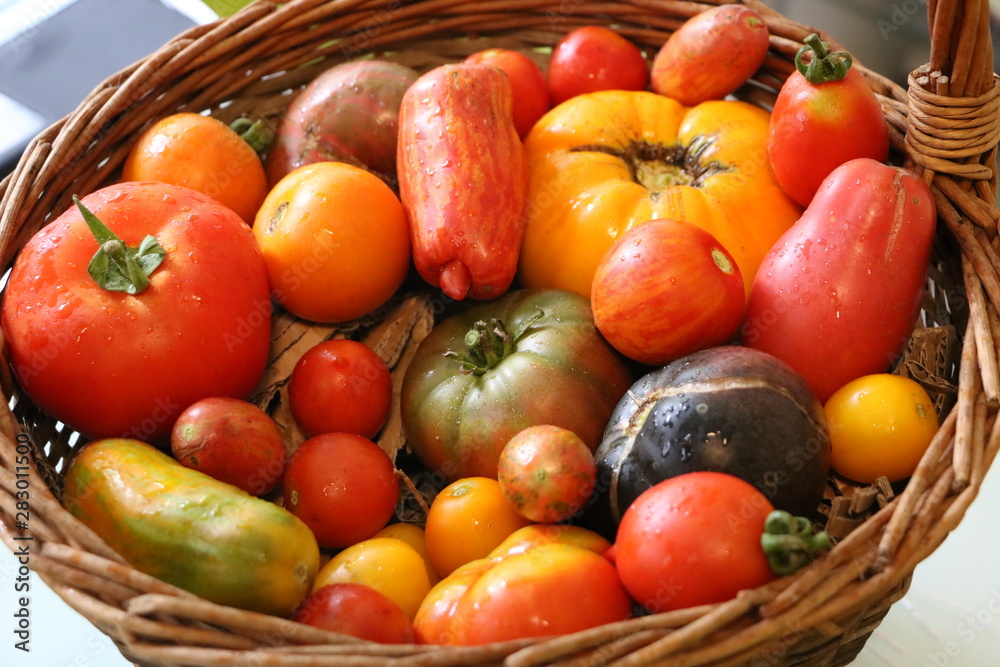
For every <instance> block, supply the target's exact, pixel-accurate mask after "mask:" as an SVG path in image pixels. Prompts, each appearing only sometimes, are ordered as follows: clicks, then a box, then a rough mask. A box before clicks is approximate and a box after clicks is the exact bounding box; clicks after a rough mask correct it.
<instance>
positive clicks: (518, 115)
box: [465, 49, 549, 139]
mask: <svg viewBox="0 0 1000 667" xmlns="http://www.w3.org/2000/svg"><path fill="white" fill-rule="evenodd" d="M465 62H467V63H479V64H480V65H492V66H493V67H496V68H498V69H501V70H503V71H504V73H505V74H506V75H507V78H509V79H510V85H511V92H512V93H513V94H512V96H511V98H512V101H513V113H514V127H516V128H517V133H518V135H520V137H521V139H524V138H525V137H526V136H528V132H530V131H531V128H532V127H534V125H535V122H536V121H537V120H538V119H539V118H541V117H542V116H543V115H544V114H545V112H546V111H548V110H549V84H548V82H547V81H546V80H545V74H544V73H543V72H542V69H541V68H540V67H539V66H538V64H537V63H535V61H534V60H532V59H531V58H529V57H528V56H526V55H525V54H523V53H521V52H520V51H514V50H511V49H486V50H485V51H478V52H476V53H473V54H472V55H471V56H469V57H468V58H466V59H465Z"/></svg>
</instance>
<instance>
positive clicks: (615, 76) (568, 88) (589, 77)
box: [548, 26, 649, 106]
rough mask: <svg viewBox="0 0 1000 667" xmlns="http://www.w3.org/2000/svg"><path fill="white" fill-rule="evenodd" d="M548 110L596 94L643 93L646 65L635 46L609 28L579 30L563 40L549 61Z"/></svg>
mask: <svg viewBox="0 0 1000 667" xmlns="http://www.w3.org/2000/svg"><path fill="white" fill-rule="evenodd" d="M548 80H549V99H550V102H551V104H552V106H556V105H558V104H560V103H562V102H565V101H566V100H568V99H569V98H571V97H575V96H576V95H581V94H583V93H593V92H596V91H598V90H644V89H645V88H646V84H647V83H649V64H648V63H647V62H646V57H645V56H644V55H643V53H642V51H641V50H640V49H639V47H638V46H636V45H635V44H633V43H632V42H630V41H629V40H627V39H625V37H623V36H622V35H620V34H618V33H617V32H615V31H614V30H612V29H611V28H605V27H603V26H583V27H582V28H577V29H575V30H572V31H570V32H569V33H568V34H567V35H566V36H565V37H563V38H562V39H561V40H560V41H559V43H558V44H556V47H555V49H553V51H552V57H551V58H550V60H549V71H548Z"/></svg>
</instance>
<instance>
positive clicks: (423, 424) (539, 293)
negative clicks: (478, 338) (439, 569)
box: [401, 290, 631, 480]
mask: <svg viewBox="0 0 1000 667" xmlns="http://www.w3.org/2000/svg"><path fill="white" fill-rule="evenodd" d="M491 318H492V319H494V320H498V321H500V322H502V323H503V325H504V328H505V330H506V331H507V332H508V335H509V336H510V342H511V345H510V348H509V354H506V355H504V356H503V358H502V359H499V360H498V361H497V363H496V364H495V365H494V366H493V367H492V368H489V369H486V370H483V371H482V372H481V373H479V374H477V373H476V372H467V371H466V370H463V364H462V361H461V359H460V358H456V356H454V354H448V353H449V352H451V353H455V354H458V355H459V357H460V356H461V355H467V353H468V350H469V348H468V345H467V344H466V342H465V341H466V334H468V333H469V331H470V330H471V329H473V328H474V325H475V324H476V323H477V322H479V321H481V320H488V319H491ZM491 330H492V329H491ZM630 384H631V376H630V371H629V369H628V368H627V367H626V366H625V364H624V363H623V361H622V359H621V358H620V357H619V355H618V354H617V353H616V352H615V351H614V349H612V348H611V347H610V346H609V345H608V344H607V342H606V341H605V340H604V339H603V338H602V337H601V335H600V333H599V332H598V331H597V329H596V327H595V326H594V321H593V315H592V313H591V310H590V304H589V302H588V300H587V299H586V298H585V297H583V296H580V295H578V294H573V293H571V292H565V291H560V290H515V291H514V292H511V293H508V294H505V295H504V296H503V297H501V298H500V299H497V300H496V301H492V302H488V303H484V304H481V305H478V306H476V307H475V308H470V309H467V310H464V311H462V312H460V313H458V314H456V315H453V316H452V317H450V318H447V319H445V320H443V321H442V322H441V323H439V324H438V325H437V326H436V327H435V328H434V330H433V331H431V333H430V334H429V335H428V336H427V338H425V339H424V340H423V342H422V343H421V344H420V347H419V348H418V350H417V352H416V355H415V356H414V359H413V361H412V363H411V364H410V366H409V367H408V368H407V371H406V374H405V375H404V378H403V386H402V392H401V410H402V420H403V428H404V430H405V432H406V437H407V441H408V442H409V444H410V446H411V447H412V448H413V451H414V452H415V453H416V454H417V455H418V456H419V457H420V458H421V460H422V461H423V462H424V463H425V464H426V465H427V466H428V467H429V468H430V469H431V470H435V471H438V472H440V473H442V474H443V475H444V476H445V477H446V478H447V479H449V480H456V479H458V478H460V477H472V476H483V477H492V478H496V476H497V463H498V461H499V457H500V452H501V450H502V449H503V447H504V445H506V444H507V441H509V440H510V439H511V438H512V437H513V436H514V435H515V434H516V433H517V432H518V431H521V430H523V429H525V428H527V427H529V426H535V425H538V424H551V425H553V426H559V427H561V428H565V429H568V430H570V431H573V432H574V433H576V434H577V435H578V436H579V437H580V438H581V439H582V440H583V441H584V442H586V443H587V445H588V446H589V447H591V448H592V449H596V447H597V444H598V442H599V441H600V438H601V434H602V432H603V430H604V425H605V422H606V421H607V419H608V417H609V416H610V414H611V411H612V410H613V409H614V406H615V404H616V403H617V401H618V399H619V398H620V397H621V396H622V395H623V394H624V393H625V390H626V389H628V387H629V385H630Z"/></svg>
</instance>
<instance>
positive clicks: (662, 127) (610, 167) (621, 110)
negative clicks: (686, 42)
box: [519, 91, 802, 296]
mask: <svg viewBox="0 0 1000 667" xmlns="http://www.w3.org/2000/svg"><path fill="white" fill-rule="evenodd" d="M768 121H769V114H768V112H767V111H765V110H763V109H761V108H759V107H755V106H753V105H751V104H748V103H746V102H738V101H733V100H713V101H709V102H704V103H702V104H699V105H698V106H696V107H693V108H688V107H685V106H682V105H681V104H680V103H679V102H677V101H675V100H673V99H670V98H668V97H664V96H662V95H656V94H655V93H650V92H645V91H602V92H598V93H590V94H587V95H579V96H577V97H574V98H572V99H570V100H568V101H566V102H564V103H563V104H561V105H559V106H558V107H556V108H554V109H552V110H550V111H549V112H548V113H547V114H546V115H544V116H542V118H541V119H540V120H539V121H538V122H537V123H536V124H535V127H534V128H533V129H532V131H531V133H530V134H529V135H528V137H527V139H526V140H525V150H526V152H527V154H528V165H529V173H530V186H529V199H528V225H527V228H526V230H525V236H524V242H523V243H522V246H521V256H520V264H519V274H520V277H521V279H522V280H523V282H524V284H525V285H526V286H528V287H554V288H558V289H566V290H572V291H575V292H578V293H580V294H583V295H585V296H589V295H590V290H591V281H592V279H593V276H594V271H595V270H596V268H597V265H598V263H599V262H600V260H601V258H602V257H603V256H604V253H605V252H607V250H608V249H609V248H610V247H611V244H612V243H613V242H614V241H615V239H617V238H618V237H620V236H621V235H622V234H623V233H624V232H625V231H626V230H627V229H630V228H631V227H633V226H635V225H637V224H639V223H642V222H646V221H649V220H652V219H655V218H673V219H676V220H681V221H685V222H692V223H694V224H696V225H698V226H699V227H701V228H702V229H704V230H706V231H707V232H709V233H710V234H712V235H713V236H714V237H715V238H716V239H718V241H719V242H720V243H722V245H723V247H725V249H726V250H727V251H729V253H730V254H731V255H732V256H733V258H734V259H735V260H736V264H737V266H738V267H739V269H740V272H741V273H742V275H743V281H744V286H745V288H746V291H749V289H750V284H751V281H752V280H753V276H754V274H755V273H756V271H757V267H758V266H759V264H760V262H761V260H762V259H763V257H764V254H765V253H766V252H767V251H768V250H769V249H770V247H771V245H773V244H774V242H775V241H777V239H778V237H779V236H781V234H782V233H783V232H784V231H785V230H786V229H788V228H789V227H790V226H791V225H792V223H794V222H795V221H796V220H797V219H798V217H799V215H801V213H802V209H801V208H800V207H799V206H798V205H797V204H796V203H795V202H793V201H792V200H791V199H790V198H789V197H788V196H787V195H786V194H785V193H784V191H783V190H782V189H781V187H780V186H779V185H778V182H777V180H776V179H775V177H774V174H773V173H772V171H771V167H770V164H769V162H768V156H767V130H768Z"/></svg>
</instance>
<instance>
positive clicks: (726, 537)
mask: <svg viewBox="0 0 1000 667" xmlns="http://www.w3.org/2000/svg"><path fill="white" fill-rule="evenodd" d="M773 509H774V508H773V507H772V505H771V503H770V501H768V499H767V497H766V496H765V495H764V494H763V493H761V492H760V491H758V490H757V489H756V488H754V487H753V486H752V485H751V484H749V483H747V482H744V481H743V480H742V479H740V478H738V477H734V476H732V475H728V474H725V473H719V472H692V473H685V474H683V475H678V476H677V477H671V478H669V479H667V480H665V481H663V482H660V483H659V484H656V485H654V486H652V487H650V488H649V489H647V490H646V491H644V492H643V493H642V494H641V495H640V496H639V497H638V498H636V499H635V501H633V502H632V504H631V505H629V506H628V509H627V510H625V514H624V515H623V516H622V521H621V523H620V524H619V526H618V534H617V536H616V538H615V547H614V551H615V555H614V558H615V563H616V565H617V567H618V574H619V575H620V576H621V580H622V583H624V584H625V588H626V589H628V591H629V593H630V594H631V595H632V598H633V599H634V600H635V601H636V602H638V603H639V604H641V605H642V606H643V607H645V608H646V609H648V610H649V611H651V612H661V611H671V610H674V609H683V608H687V607H694V606H697V605H702V604H711V603H715V602H723V601H725V600H730V599H732V598H733V597H735V596H736V593H738V592H739V591H741V590H744V589H749V588H756V587H758V586H763V585H765V584H767V583H768V582H770V581H772V580H773V579H774V574H773V573H772V572H771V568H770V566H769V565H768V561H767V557H766V556H765V554H764V550H763V548H761V546H760V536H761V533H763V532H764V521H765V520H766V518H767V516H768V514H770V513H771V512H772V511H773Z"/></svg>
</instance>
